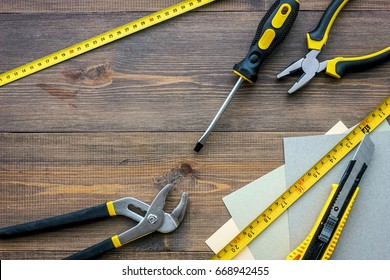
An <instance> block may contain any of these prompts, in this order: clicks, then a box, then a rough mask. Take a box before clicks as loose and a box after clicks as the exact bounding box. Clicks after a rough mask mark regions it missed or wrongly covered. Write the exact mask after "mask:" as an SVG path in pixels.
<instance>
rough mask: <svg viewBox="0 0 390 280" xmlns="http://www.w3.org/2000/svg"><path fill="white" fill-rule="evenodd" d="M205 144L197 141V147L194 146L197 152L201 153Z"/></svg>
mask: <svg viewBox="0 0 390 280" xmlns="http://www.w3.org/2000/svg"><path fill="white" fill-rule="evenodd" d="M203 146H204V145H203V144H202V143H200V142H198V143H196V146H195V148H194V151H195V152H197V153H199V151H200V150H201V149H202V148H203Z"/></svg>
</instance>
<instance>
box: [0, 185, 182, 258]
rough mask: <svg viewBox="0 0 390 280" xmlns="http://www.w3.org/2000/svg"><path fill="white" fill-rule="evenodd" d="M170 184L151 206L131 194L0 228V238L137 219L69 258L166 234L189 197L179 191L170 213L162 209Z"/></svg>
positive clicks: (172, 226) (180, 218)
mask: <svg viewBox="0 0 390 280" xmlns="http://www.w3.org/2000/svg"><path fill="white" fill-rule="evenodd" d="M172 187H173V185H172V184H167V185H166V186H165V187H164V188H163V189H162V190H161V191H160V192H159V193H158V194H157V195H156V197H155V198H154V200H153V202H152V203H151V204H150V205H148V204H146V203H144V202H142V201H140V200H138V199H135V198H132V197H125V198H121V199H118V200H115V201H109V202H107V203H103V204H100V205H97V206H93V207H89V208H86V209H82V210H79V211H76V212H72V213H67V214H63V215H60V216H55V217H51V218H46V219H42V220H37V221H33V222H27V223H24V224H19V225H14V226H10V227H6V228H2V229H0V238H2V239H3V238H10V237H14V236H19V235H24V234H27V233H32V232H38V231H44V230H51V229H57V228H63V227H65V226H71V225H75V224H80V223H85V222H89V221H92V220H97V219H100V218H104V217H110V216H117V215H121V216H125V217H128V218H130V219H133V220H135V221H137V222H139V223H138V224H137V225H136V226H135V227H132V228H130V229H128V230H126V231H124V232H123V233H120V234H117V235H114V236H112V237H111V238H108V239H106V240H104V241H102V242H100V243H98V244H96V245H93V246H91V247H89V248H87V249H85V250H83V251H80V252H78V253H76V254H74V255H71V256H69V257H67V258H66V259H69V260H77V259H92V258H95V257H97V256H98V255H100V254H102V253H105V252H108V251H111V250H113V249H116V248H119V247H121V246H123V245H124V244H126V243H129V242H131V241H133V240H136V239H138V238H141V237H143V236H145V235H147V234H150V233H152V232H155V231H158V232H161V233H169V232H172V231H174V230H175V229H176V228H177V227H178V226H179V224H180V222H181V221H182V220H183V218H184V215H185V213H186V209H187V201H188V196H187V193H182V196H181V200H180V202H179V204H178V206H177V207H176V208H175V209H174V210H173V211H172V213H166V212H164V210H163V208H164V205H165V201H166V197H167V195H168V193H169V191H170V190H171V189H172ZM129 207H135V208H138V209H140V210H141V211H142V212H146V214H145V216H141V215H139V214H138V213H136V212H134V211H132V210H130V209H129Z"/></svg>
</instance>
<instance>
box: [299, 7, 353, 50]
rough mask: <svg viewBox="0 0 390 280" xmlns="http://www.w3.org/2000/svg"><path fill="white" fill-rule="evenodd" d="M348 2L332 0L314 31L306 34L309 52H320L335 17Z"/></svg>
mask: <svg viewBox="0 0 390 280" xmlns="http://www.w3.org/2000/svg"><path fill="white" fill-rule="evenodd" d="M348 1H349V0H343V1H342V2H339V1H336V0H333V1H332V2H331V3H330V4H329V6H328V8H327V9H326V11H325V12H324V14H323V16H322V18H321V20H320V22H319V23H318V25H317V27H316V29H315V30H313V31H311V32H309V33H307V34H306V38H307V46H308V48H309V49H310V50H319V51H320V50H321V49H322V47H323V46H324V45H325V44H326V42H327V41H328V37H329V32H330V29H331V28H332V26H333V23H334V21H335V20H336V18H337V15H338V14H339V13H340V11H341V10H342V8H343V7H344V6H345V5H346V4H347V3H348Z"/></svg>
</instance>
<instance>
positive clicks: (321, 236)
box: [286, 135, 375, 260]
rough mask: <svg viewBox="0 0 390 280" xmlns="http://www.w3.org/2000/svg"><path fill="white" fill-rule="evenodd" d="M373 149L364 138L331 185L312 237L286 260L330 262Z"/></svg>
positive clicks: (369, 141) (308, 237)
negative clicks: (339, 177) (341, 173)
mask: <svg viewBox="0 0 390 280" xmlns="http://www.w3.org/2000/svg"><path fill="white" fill-rule="evenodd" d="M374 148H375V145H374V143H373V142H372V141H371V139H370V138H369V136H368V135H365V136H364V138H363V140H362V142H361V143H360V145H359V147H358V150H357V151H356V154H355V155H354V157H353V158H352V160H351V161H350V162H349V164H348V167H347V169H346V170H345V172H344V175H343V177H342V178H341V180H340V183H339V184H333V185H332V190H331V192H330V194H329V196H328V198H327V200H326V202H325V205H324V207H323V208H322V210H321V213H320V215H319V216H318V218H317V221H316V222H315V224H314V226H313V228H312V229H311V231H310V233H309V235H308V236H307V237H306V238H305V240H304V241H303V242H302V243H301V244H300V245H299V246H298V247H297V248H296V249H294V250H293V251H292V252H291V253H290V254H289V255H288V256H287V258H286V259H287V260H328V259H329V258H330V257H331V255H332V253H333V251H334V250H335V248H336V245H337V241H338V239H339V237H340V235H341V232H342V230H343V228H344V225H345V222H346V221H347V218H348V215H349V214H350V211H351V209H352V205H353V203H354V201H355V198H356V196H357V194H358V191H359V187H358V184H359V182H360V179H361V178H362V176H363V173H364V171H365V170H366V168H367V166H368V163H369V161H370V160H371V156H372V153H373V152H374Z"/></svg>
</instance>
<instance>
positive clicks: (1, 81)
mask: <svg viewBox="0 0 390 280" xmlns="http://www.w3.org/2000/svg"><path fill="white" fill-rule="evenodd" d="M214 1H215V0H185V1H182V2H180V3H178V4H175V5H172V6H170V7H168V8H165V9H163V10H160V11H158V12H155V13H152V14H150V15H147V16H145V17H142V18H140V19H137V20H135V21H132V22H129V23H127V24H125V25H122V26H119V27H117V28H114V29H112V30H110V31H107V32H104V33H102V34H100V35H97V36H95V37H92V38H90V39H87V40H84V41H82V42H80V43H76V44H74V45H72V46H70V47H67V48H65V49H62V50H60V51H57V52H55V53H52V54H49V55H47V56H45V57H42V58H39V59H37V60H34V61H32V62H30V63H27V64H25V65H22V66H19V67H17V68H15V69H12V70H9V71H7V72H5V73H2V74H0V86H3V85H6V84H9V83H11V82H13V81H16V80H19V79H21V78H24V77H26V76H28V75H31V74H33V73H35V72H38V71H41V70H43V69H45V68H48V67H50V66H53V65H56V64H58V63H60V62H63V61H66V60H68V59H71V58H73V57H75V56H78V55H80V54H83V53H86V52H88V51H91V50H93V49H96V48H99V47H101V46H104V45H107V44H109V43H111V42H113V41H116V40H118V39H121V38H123V37H126V36H129V35H131V34H133V33H136V32H138V31H141V30H143V29H146V28H148V27H151V26H153V25H156V24H158V23H161V22H163V21H166V20H168V19H171V18H173V17H176V16H178V15H181V14H184V13H186V12H188V11H191V10H194V9H196V8H199V7H201V6H203V5H206V4H209V3H211V2H214Z"/></svg>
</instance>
